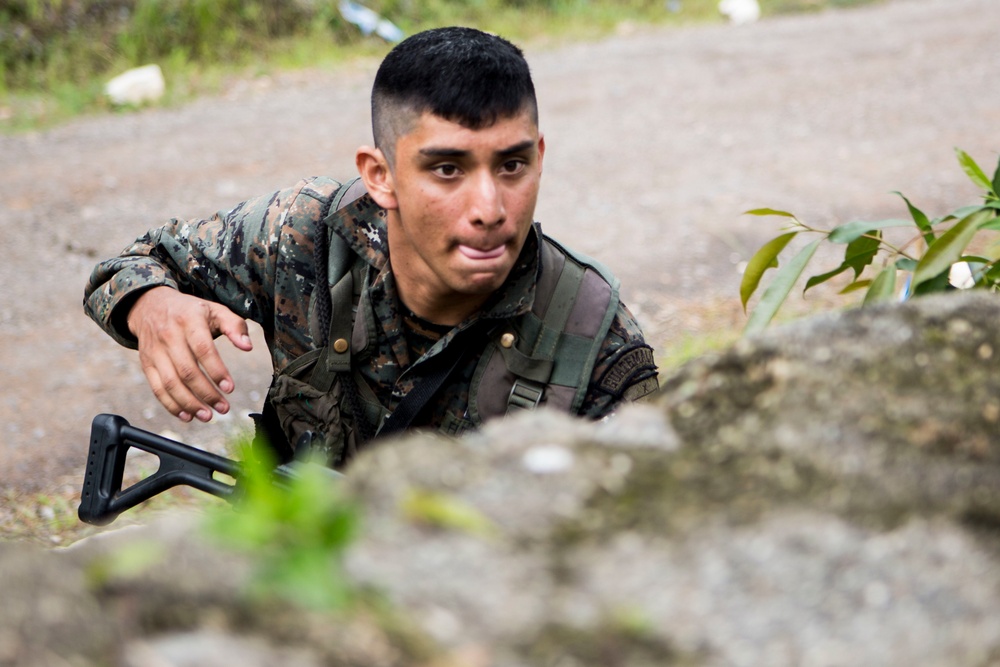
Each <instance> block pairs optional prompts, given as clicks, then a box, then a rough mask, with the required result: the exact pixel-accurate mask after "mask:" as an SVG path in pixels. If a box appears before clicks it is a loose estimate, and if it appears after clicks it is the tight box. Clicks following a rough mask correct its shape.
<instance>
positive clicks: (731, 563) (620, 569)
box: [0, 294, 1000, 667]
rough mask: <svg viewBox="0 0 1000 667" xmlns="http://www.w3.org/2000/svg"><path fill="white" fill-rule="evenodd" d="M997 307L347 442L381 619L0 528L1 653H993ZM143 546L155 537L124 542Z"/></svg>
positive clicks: (742, 346) (561, 659)
mask: <svg viewBox="0 0 1000 667" xmlns="http://www.w3.org/2000/svg"><path fill="white" fill-rule="evenodd" d="M998 324H1000V300H998V299H997V297H996V296H994V295H990V294H951V295H948V296H943V297H927V298H923V299H919V300H916V301H913V302H910V303H907V304H905V305H897V304H893V305H889V306H883V307H879V308H872V309H867V310H856V311H850V312H847V313H845V314H840V315H829V316H823V317H816V318H812V319H808V320H805V321H802V322H799V323H796V324H792V325H788V326H785V327H781V328H776V329H774V330H771V331H768V332H766V333H764V334H762V335H760V336H758V337H755V338H751V339H747V340H744V341H742V342H740V343H739V344H737V345H736V346H734V347H732V348H730V349H727V350H725V351H723V352H720V353H718V354H715V355H710V356H705V357H703V358H700V359H698V360H695V361H693V362H690V363H689V364H687V365H685V366H683V367H682V368H680V369H679V370H678V371H677V372H676V373H675V374H674V375H672V376H671V377H669V378H667V379H666V381H665V383H664V387H663V389H662V391H661V393H660V394H659V395H658V396H657V397H656V398H655V399H654V400H653V401H651V402H650V403H648V404H646V405H641V406H633V407H631V408H630V409H627V410H623V411H621V412H620V413H619V414H618V415H616V416H615V417H613V418H610V419H608V420H606V421H604V422H602V423H598V424H589V423H583V422H579V421H573V420H570V419H569V418H566V417H562V416H559V415H556V414H547V413H545V412H538V413H535V414H530V415H526V416H523V417H521V418H517V419H509V420H506V421H504V422H496V423H494V424H493V425H489V426H487V428H485V429H484V430H483V431H482V432H480V433H478V434H476V435H474V436H471V437H467V438H464V439H461V440H444V439H442V438H439V437H431V436H420V435H413V436H410V437H407V438H403V439H399V440H397V441H394V442H388V443H385V444H383V445H381V446H378V447H375V448H373V449H371V450H369V451H367V452H364V453H363V454H362V455H361V456H360V457H359V458H358V460H357V461H356V463H355V464H354V465H352V467H351V468H350V469H349V470H348V475H347V478H346V481H345V482H344V487H345V489H346V491H347V496H348V498H350V499H353V500H355V501H357V504H358V506H359V507H361V508H362V526H363V529H362V531H361V533H360V535H359V537H358V539H357V540H356V541H355V542H353V543H352V545H351V546H350V547H349V549H348V551H347V553H346V558H345V572H346V575H345V576H346V577H347V578H348V579H349V581H351V582H352V584H353V585H354V586H356V587H359V588H360V589H363V590H368V591H377V592H378V595H379V597H380V599H382V600H384V602H383V604H382V605H381V606H380V607H378V609H380V611H379V612H378V613H373V611H372V610H373V609H374V608H372V607H367V608H361V609H360V610H358V609H356V610H355V611H348V612H345V613H343V614H342V615H340V616H328V615H322V614H318V613H307V612H303V611H301V610H298V609H296V608H295V607H293V606H290V605H288V604H284V603H282V604H278V603H273V602H272V603H267V602H261V601H260V600H259V599H255V598H248V597H246V595H244V593H243V592H241V591H244V590H245V583H246V578H247V576H248V570H247V562H246V561H245V560H244V557H242V556H236V555H234V554H233V553H232V552H229V551H226V550H223V549H222V548H221V547H220V546H218V545H212V544H211V543H209V542H206V541H205V537H204V535H203V532H199V531H196V530H195V529H193V528H192V525H191V523H190V522H180V523H173V524H162V525H161V524H152V525H150V526H146V527H142V528H138V529H129V530H126V531H118V532H110V533H108V534H107V535H103V536H98V537H96V538H89V539H88V540H86V541H84V542H82V543H80V544H78V545H75V546H73V547H71V548H69V549H64V550H55V551H52V550H50V551H46V552H41V553H33V554H32V553H31V552H27V553H26V552H25V551H24V549H25V547H20V546H18V545H6V546H4V547H3V549H2V550H0V570H2V571H4V572H5V575H6V578H12V580H13V581H14V582H15V583H14V585H12V586H11V585H8V586H6V587H5V591H4V605H3V606H2V611H0V627H2V628H16V629H18V630H19V631H20V632H19V634H18V633H15V634H12V633H10V632H8V633H7V634H5V635H2V636H0V656H5V657H8V659H9V663H5V664H15V665H20V664H25V665H27V664H42V663H40V662H31V661H30V660H28V659H27V658H25V656H31V655H41V656H46V655H50V654H51V655H54V656H59V657H61V658H63V659H65V660H67V661H68V662H70V663H72V664H78V665H86V664H106V663H105V662H103V661H107V660H112V661H113V660H122V661H123V662H122V663H121V664H127V665H130V666H133V665H134V666H136V667H139V666H143V667H145V666H149V667H154V666H156V665H161V664H170V665H194V664H198V665H206V664H208V665H211V664H223V660H222V659H221V658H219V657H218V656H226V655H228V656H230V657H232V656H233V655H240V656H242V657H241V658H240V664H246V665H268V664H274V661H275V660H279V659H280V660H282V662H283V663H284V661H286V660H287V661H289V662H288V664H301V665H314V664H327V665H355V664H358V665H360V664H390V665H391V664H398V665H463V666H467V667H477V666H480V665H481V666H484V667H485V666H496V667H507V666H510V667H515V666H520V665H556V664H558V665H563V664H565V665H594V666H602V667H604V666H608V665H612V666H613V665H629V666H634V665H651V666H652V665H685V666H689V665H705V666H708V665H712V666H715V665H765V664H766V665H771V666H775V667H780V666H783V665H789V666H791V665H795V666H813V665H815V666H820V665H822V666H825V667H830V666H835V665H845V666H846V665H851V666H861V665H872V666H875V665H888V664H894V665H895V664H919V665H941V666H945V665H947V666H949V667H953V666H969V667H976V666H980V665H987V664H994V663H995V662H996V661H997V660H1000V454H998V450H997V442H998V439H997V435H998V426H1000V408H998V399H997V396H1000V327H998ZM415 498H425V499H426V498H434V499H435V502H436V503H437V504H438V507H441V506H445V507H447V508H448V516H450V517H452V518H451V519H445V518H444V517H445V514H444V513H442V512H441V511H433V512H431V511H426V510H423V511H421V510H420V509H418V504H416V503H415V500H414V499H415ZM454 517H462V518H461V520H455V519H454ZM150 543H152V544H154V545H158V546H157V547H156V549H154V552H161V553H162V554H163V555H162V556H161V557H160V558H158V559H154V560H152V561H143V560H141V559H136V558H134V557H128V558H126V557H123V556H122V554H126V556H128V554H130V553H132V552H134V551H135V550H136V548H137V545H139V546H141V545H143V544H146V545H148V544H150ZM144 548H145V549H147V550H148V546H146V547H144ZM144 562H145V563H146V564H145V566H143V563H144ZM126 564H131V565H130V566H126ZM317 585H320V584H319V583H317ZM32 651H34V652H35V653H32ZM123 656H124V657H123ZM46 664H55V663H53V662H49V663H46Z"/></svg>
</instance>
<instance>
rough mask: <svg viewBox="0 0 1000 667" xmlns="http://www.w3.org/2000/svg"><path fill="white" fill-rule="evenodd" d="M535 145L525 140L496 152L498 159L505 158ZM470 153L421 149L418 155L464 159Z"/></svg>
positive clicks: (529, 140)
mask: <svg viewBox="0 0 1000 667" xmlns="http://www.w3.org/2000/svg"><path fill="white" fill-rule="evenodd" d="M534 145H535V140H534V139H526V140H524V141H521V142H519V143H516V144H514V145H513V146H508V147H507V148H502V149H500V150H498V151H497V152H496V155H498V156H499V157H507V156H508V155H516V154H517V153H523V152H524V151H526V150H528V149H530V148H533V147H534ZM469 153H470V151H467V150H462V149H460V148H434V147H430V148H421V149H420V154H421V155H424V156H426V157H465V156H467V155H469Z"/></svg>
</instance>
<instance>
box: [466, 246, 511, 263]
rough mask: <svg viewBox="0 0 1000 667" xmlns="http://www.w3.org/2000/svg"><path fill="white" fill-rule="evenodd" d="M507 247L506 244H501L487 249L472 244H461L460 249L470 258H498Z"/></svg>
mask: <svg viewBox="0 0 1000 667" xmlns="http://www.w3.org/2000/svg"><path fill="white" fill-rule="evenodd" d="M506 249H507V246H506V245H505V244H500V245H498V246H496V247H495V248H488V249H486V250H480V249H478V248H473V247H472V246H467V245H459V246H458V251H459V252H460V253H462V254H463V255H465V256H466V257H468V258H469V259H479V260H482V259H496V258H497V257H500V256H501V255H503V253H504V250H506Z"/></svg>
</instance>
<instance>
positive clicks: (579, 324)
mask: <svg viewBox="0 0 1000 667" xmlns="http://www.w3.org/2000/svg"><path fill="white" fill-rule="evenodd" d="M372 125H373V130H374V138H375V145H374V146H362V147H361V148H359V149H358V151H357V155H356V163H357V167H358V172H359V173H360V179H355V180H354V181H351V182H348V183H345V184H341V183H338V182H336V181H333V180H330V179H327V178H312V179H307V180H305V181H303V182H301V183H299V184H297V185H296V186H294V187H292V188H288V189H285V190H281V191H279V192H276V193H274V194H271V195H267V196H264V197H260V198H257V199H253V200H249V201H246V202H243V203H241V204H239V205H237V206H236V207H235V208H233V209H232V210H230V211H228V212H223V213H220V214H217V215H216V216H215V217H214V218H212V219H210V220H197V221H190V222H187V221H181V220H172V221H171V222H170V223H168V224H167V225H165V226H164V227H161V228H159V229H157V230H154V231H151V232H149V233H147V234H146V235H144V236H143V237H141V238H139V239H138V240H137V241H136V243H135V244H133V245H132V246H130V247H129V248H126V250H125V251H124V252H123V253H122V254H121V255H120V256H119V257H117V258H115V259H111V260H108V261H106V262H102V263H101V264H99V265H98V266H97V267H96V269H95V270H94V272H93V274H92V276H91V278H90V281H89V283H88V285H87V289H86V296H85V301H84V305H85V308H86V310H87V312H88V314H89V315H90V316H91V317H92V318H93V319H94V320H95V321H97V323H98V324H100V325H101V326H102V327H103V328H104V329H105V330H106V331H107V332H108V333H109V334H110V335H111V336H112V337H114V338H115V339H116V340H117V341H118V342H120V343H121V344H123V345H126V346H129V347H133V348H138V350H139V359H140V361H141V364H142V368H143V371H144V372H145V374H146V378H147V379H148V381H149V384H150V386H151V388H152V390H153V392H154V394H155V395H156V397H157V398H158V399H159V401H160V402H161V403H162V404H163V406H164V407H165V408H166V409H167V410H168V411H170V412H171V413H172V414H174V415H175V416H177V417H179V418H180V419H182V420H184V421H190V420H191V419H199V420H201V421H209V420H210V419H211V418H212V414H213V411H215V412H219V413H225V412H227V411H228V410H229V404H228V402H227V401H226V399H225V394H227V393H230V392H232V391H233V388H234V387H233V379H232V377H231V375H230V374H229V371H228V370H227V368H226V367H225V365H224V364H223V362H222V360H221V358H220V357H219V354H218V351H217V349H216V347H215V343H214V338H215V337H217V336H220V335H223V336H226V337H227V338H228V339H229V340H230V341H231V342H232V344H233V345H235V346H236V347H237V348H239V349H241V350H249V349H250V347H251V343H250V338H249V336H248V329H247V325H246V321H245V320H246V319H253V320H254V321H256V322H258V323H259V324H261V325H262V327H263V328H264V332H265V336H266V340H267V344H268V347H269V349H270V352H271V355H272V360H273V364H274V370H275V377H274V381H273V383H272V386H271V390H270V392H269V393H268V399H267V401H266V403H265V409H264V411H263V417H262V418H260V419H259V420H258V427H259V432H260V431H262V432H263V433H264V434H265V435H266V436H267V437H268V440H269V442H270V444H271V446H272V447H274V448H275V449H276V451H277V453H278V455H279V458H282V459H285V458H288V457H290V456H291V455H292V453H293V450H295V449H297V448H299V447H306V446H308V447H310V448H312V449H318V450H319V451H321V452H322V453H323V454H324V455H325V456H326V457H327V459H328V461H329V463H330V464H331V465H340V464H342V463H344V462H345V461H346V460H348V459H349V458H350V457H351V456H352V455H353V454H354V453H355V452H356V451H357V449H358V447H360V446H361V445H362V444H363V443H364V442H366V441H368V440H370V439H372V438H373V437H376V436H379V435H384V434H386V433H389V432H394V431H398V430H401V429H404V428H410V427H428V428H434V429H437V430H439V431H442V432H445V433H450V434H457V433H461V432H462V431H464V430H466V429H468V428H474V427H476V426H478V425H479V424H481V423H482V422H483V421H484V420H486V419H488V418H491V417H494V416H500V415H503V414H505V413H507V412H509V411H512V410H515V409H523V408H528V409H530V408H534V407H536V406H538V405H543V406H551V407H555V408H558V409H562V410H565V411H568V412H570V413H573V414H579V415H583V416H587V417H591V418H598V417H601V416H604V415H607V414H609V413H610V412H611V411H612V410H613V409H614V408H615V407H616V406H617V405H618V404H619V403H621V402H622V401H625V400H634V399H636V398H640V397H642V396H645V395H647V394H649V393H651V392H652V391H654V390H655V389H656V387H657V383H656V367H655V365H654V363H653V355H652V351H651V350H650V348H649V346H647V345H646V344H645V342H644V341H643V338H642V333H641V332H640V330H639V327H638V325H637V324H636V322H635V320H634V319H633V317H632V316H631V314H630V313H629V312H628V310H627V309H626V308H625V306H624V305H623V304H621V303H620V302H619V300H618V289H617V281H616V280H615V279H614V278H613V277H612V276H611V275H610V274H609V273H608V272H607V271H606V270H605V269H603V268H602V267H601V266H600V265H599V264H597V263H596V262H594V261H593V260H590V259H588V258H585V257H582V256H578V255H575V254H574V253H572V252H571V251H568V250H567V249H565V248H563V247H562V246H559V245H558V244H556V243H555V242H554V241H552V240H551V239H548V238H547V237H544V236H543V235H542V233H541V229H540V227H539V226H538V225H537V224H536V223H534V222H533V214H534V209H535V202H536V199H537V196H538V188H539V183H540V179H541V175H542V163H543V158H544V155H545V140H544V138H543V136H542V135H541V134H540V132H539V129H538V110H537V106H536V101H535V92H534V87H533V84H532V81H531V76H530V73H529V71H528V65H527V63H526V62H525V60H524V57H523V55H522V53H521V51H520V50H519V49H518V48H517V47H515V46H514V45H512V44H510V43H509V42H507V41H506V40H503V39H501V38H499V37H496V36H493V35H489V34H486V33H483V32H479V31H477V30H472V29H468V28H443V29H437V30H430V31H427V32H423V33H419V34H417V35H414V36H413V37H410V38H409V39H407V40H405V41H403V42H402V43H400V44H399V45H398V46H397V47H395V48H394V49H393V50H392V52H390V54H389V55H388V56H387V57H386V59H385V60H384V61H383V63H382V65H381V67H380V68H379V71H378V73H377V75H376V78H375V84H374V87H373V91H372Z"/></svg>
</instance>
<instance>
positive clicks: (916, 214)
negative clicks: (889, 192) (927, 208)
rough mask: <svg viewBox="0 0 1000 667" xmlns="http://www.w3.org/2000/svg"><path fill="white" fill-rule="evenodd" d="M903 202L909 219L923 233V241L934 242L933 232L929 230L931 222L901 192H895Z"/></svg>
mask: <svg viewBox="0 0 1000 667" xmlns="http://www.w3.org/2000/svg"><path fill="white" fill-rule="evenodd" d="M895 194H897V195H899V196H900V197H901V198H902V200H903V201H904V202H906V208H907V209H909V211H910V217H912V218H913V222H914V223H915V224H916V225H917V228H918V229H919V230H920V231H921V232H922V233H923V235H924V240H925V241H926V242H927V243H933V242H934V232H933V230H932V229H931V221H930V219H929V218H928V217H927V215H926V214H925V213H924V212H923V211H921V210H920V209H919V208H917V207H916V206H914V205H913V204H911V203H910V200H909V199H907V198H906V196H905V195H904V194H903V193H902V192H896V193H895Z"/></svg>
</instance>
